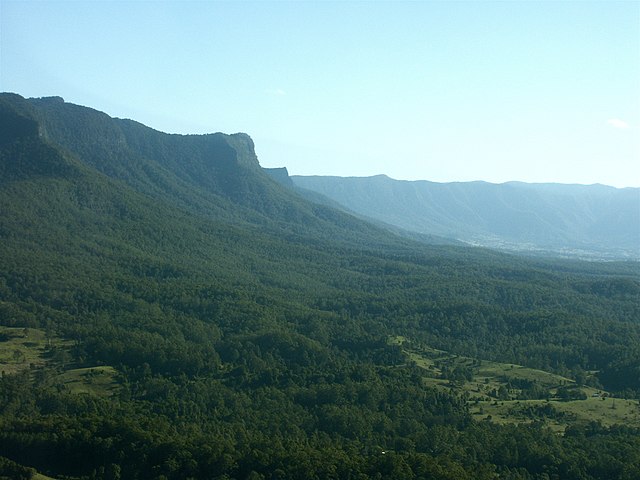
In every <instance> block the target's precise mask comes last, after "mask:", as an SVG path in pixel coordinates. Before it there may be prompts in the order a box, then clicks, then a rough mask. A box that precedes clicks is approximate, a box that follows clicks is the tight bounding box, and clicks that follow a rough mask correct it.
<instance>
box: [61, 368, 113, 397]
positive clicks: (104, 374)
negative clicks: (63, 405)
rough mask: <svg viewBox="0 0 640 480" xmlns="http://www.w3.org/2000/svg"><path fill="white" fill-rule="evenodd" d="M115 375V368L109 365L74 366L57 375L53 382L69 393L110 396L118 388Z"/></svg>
mask: <svg viewBox="0 0 640 480" xmlns="http://www.w3.org/2000/svg"><path fill="white" fill-rule="evenodd" d="M116 375H117V372H116V370H115V368H113V367H109V366H100V367H91V368H75V369H72V370H67V371H66V372H64V373H62V374H60V375H57V376H56V377H55V378H54V382H55V383H56V384H59V385H60V384H61V385H63V386H64V388H65V390H67V391H69V392H70V393H75V394H85V395H96V396H99V397H110V396H112V395H114V394H115V393H116V392H117V391H118V388H119V383H118V381H117V379H116Z"/></svg>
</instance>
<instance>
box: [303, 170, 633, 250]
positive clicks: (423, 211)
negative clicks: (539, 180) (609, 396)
mask: <svg viewBox="0 0 640 480" xmlns="http://www.w3.org/2000/svg"><path fill="white" fill-rule="evenodd" d="M291 182H292V184H293V185H295V186H297V187H299V188H303V189H306V190H310V191H313V192H316V193H319V194H321V195H324V196H326V197H328V198H329V199H331V200H333V201H334V202H335V203H337V204H339V205H341V206H342V208H344V209H346V210H348V211H349V212H352V213H355V214H357V215H359V216H361V217H364V218H368V219H372V220H376V221H379V222H383V223H386V224H388V225H393V226H396V227H399V228H402V229H404V230H409V231H413V232H417V233H421V234H430V235H435V236H441V237H445V238H450V239H455V240H459V241H461V242H464V243H467V244H471V245H481V246H485V247H491V248H500V249H506V250H511V251H520V252H528V253H547V254H556V255H558V254H560V255H565V256H581V257H586V258H634V259H638V258H640V189H638V188H623V189H617V188H613V187H607V186H604V185H563V184H528V183H521V182H508V183H504V184H491V183H486V182H467V183H464V182H456V183H435V182H428V181H400V180H394V179H391V178H389V177H387V176H385V175H378V176H374V177H348V178H344V177H327V176H324V177H323V176H292V177H291Z"/></svg>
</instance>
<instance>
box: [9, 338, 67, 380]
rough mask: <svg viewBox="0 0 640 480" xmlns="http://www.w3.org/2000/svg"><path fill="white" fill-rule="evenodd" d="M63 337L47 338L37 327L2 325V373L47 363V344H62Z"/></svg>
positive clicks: (14, 371) (15, 371)
mask: <svg viewBox="0 0 640 480" xmlns="http://www.w3.org/2000/svg"><path fill="white" fill-rule="evenodd" d="M63 344H64V342H63V341H62V340H61V339H54V338H47V335H46V332H45V331H44V330H40V329H37V328H16V327H2V326H0V373H2V372H4V373H7V374H8V373H17V372H20V371H22V370H26V369H29V368H34V367H42V366H44V365H45V364H46V363H47V355H46V353H47V346H48V345H52V346H54V345H55V346H58V347H60V346H62V345H63Z"/></svg>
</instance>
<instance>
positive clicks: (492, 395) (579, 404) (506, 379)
mask: <svg viewBox="0 0 640 480" xmlns="http://www.w3.org/2000/svg"><path fill="white" fill-rule="evenodd" d="M390 343H392V344H395V345H400V346H402V348H403V351H404V353H405V354H406V356H407V358H408V360H409V361H411V362H413V363H415V365H417V366H418V367H420V368H422V369H423V370H424V372H425V375H424V378H423V381H424V384H425V385H428V386H431V387H435V388H440V389H445V390H448V391H453V392H455V393H458V394H461V395H463V396H464V398H466V399H467V402H468V405H469V410H470V412H471V414H472V416H473V417H474V418H475V419H476V420H478V421H492V422H496V423H501V424H507V423H528V422H532V421H543V422H545V423H546V424H547V425H548V426H550V427H551V428H553V429H554V430H556V431H558V432H563V431H564V430H565V428H566V427H567V426H568V425H571V424H573V423H576V422H581V423H582V422H584V423H587V422H592V421H596V422H599V423H601V424H602V425H604V426H611V425H631V426H636V427H640V402H639V401H638V400H624V399H619V398H613V397H612V396H611V395H610V394H609V393H608V392H605V391H602V390H597V389H595V388H591V387H586V386H577V385H576V384H575V382H574V381H573V380H571V379H569V378H566V377H562V376H560V375H556V374H553V373H549V372H545V371H542V370H536V369H533V368H527V367H523V366H522V365H515V364H509V363H499V362H490V361H485V360H478V359H473V358H469V357H464V356H460V355H453V354H450V353H448V352H445V351H442V350H437V349H433V348H430V347H423V346H420V347H419V348H418V347H416V346H413V345H411V344H410V343H409V342H408V341H407V340H406V339H404V338H402V337H396V338H394V339H392V340H390Z"/></svg>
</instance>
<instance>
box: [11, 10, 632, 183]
mask: <svg viewBox="0 0 640 480" xmlns="http://www.w3.org/2000/svg"><path fill="white" fill-rule="evenodd" d="M0 2H1V3H0V5H1V6H0V69H1V70H0V90H2V91H12V92H16V93H19V94H21V95H23V96H26V97H40V96H49V95H59V96H62V97H64V98H65V100H67V101H69V102H73V103H78V104H82V105H87V106H91V107H93V108H96V109H98V110H102V111H105V112H106V113H108V114H109V115H111V116H116V117H126V118H133V119H135V120H138V121H140V122H142V123H145V124H147V125H149V126H151V127H153V128H156V129H158V130H162V131H166V132H172V133H207V132H215V131H222V132H227V133H233V132H238V131H242V132H247V133H248V134H250V135H251V136H252V137H253V139H254V140H255V143H256V152H257V154H258V158H259V160H260V163H261V164H262V165H263V166H267V167H269V166H286V167H287V168H288V169H289V172H290V173H292V174H304V175H313V174H317V175H341V176H350V175H354V176H367V175H375V174H379V173H385V174H387V175H389V176H391V177H393V178H398V179H408V180H413V179H426V180H433V181H467V180H486V181H491V182H504V181H508V180H521V181H527V182H562V183H604V184H608V185H614V186H618V187H622V186H640V2H638V1H625V2H613V1H601V2H577V1H575V2H574V1H571V2H534V1H522V2H516V1H510V2H482V1H474V2H431V1H422V2H398V1H393V2H251V3H250V2H196V1H167V2H154V1H136V2H132V1H129V2H116V1H91V2H90V1H63V2H55V1H43V2H35V1H28V0H26V1H25V0H20V1H10V0H0Z"/></svg>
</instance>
